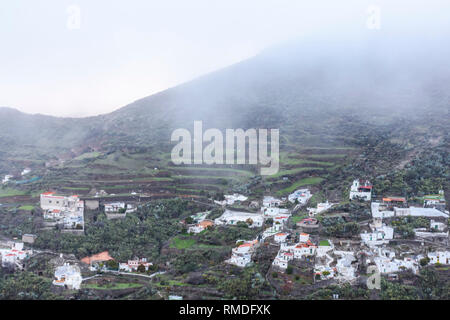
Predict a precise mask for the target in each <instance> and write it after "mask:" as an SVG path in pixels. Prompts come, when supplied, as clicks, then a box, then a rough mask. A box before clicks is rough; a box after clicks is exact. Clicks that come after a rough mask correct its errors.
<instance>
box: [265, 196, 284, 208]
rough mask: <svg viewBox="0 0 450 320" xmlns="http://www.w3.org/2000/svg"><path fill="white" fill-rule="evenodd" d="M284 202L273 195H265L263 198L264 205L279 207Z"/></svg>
mask: <svg viewBox="0 0 450 320" xmlns="http://www.w3.org/2000/svg"><path fill="white" fill-rule="evenodd" d="M282 203H283V201H282V200H280V199H277V198H274V197H272V196H265V197H264V198H263V207H269V208H270V207H279V206H280V205H281V204H282Z"/></svg>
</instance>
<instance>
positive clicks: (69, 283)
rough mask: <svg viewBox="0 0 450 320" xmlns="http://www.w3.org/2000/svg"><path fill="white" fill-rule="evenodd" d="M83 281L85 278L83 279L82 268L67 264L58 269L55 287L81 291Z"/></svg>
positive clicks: (54, 282)
mask: <svg viewBox="0 0 450 320" xmlns="http://www.w3.org/2000/svg"><path fill="white" fill-rule="evenodd" d="M82 281H83V278H82V277H81V272H80V268H79V267H78V266H76V265H69V264H67V263H66V264H64V265H63V266H60V267H57V268H56V270H55V279H54V280H53V285H55V286H64V287H67V288H68V289H75V290H79V289H80V287H81V282H82Z"/></svg>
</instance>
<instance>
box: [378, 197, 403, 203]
mask: <svg viewBox="0 0 450 320" xmlns="http://www.w3.org/2000/svg"><path fill="white" fill-rule="evenodd" d="M383 201H386V202H390V201H402V202H406V199H405V198H403V197H389V198H383Z"/></svg>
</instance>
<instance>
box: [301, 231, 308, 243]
mask: <svg viewBox="0 0 450 320" xmlns="http://www.w3.org/2000/svg"><path fill="white" fill-rule="evenodd" d="M308 240H309V234H307V233H304V232H302V233H300V238H299V241H300V242H308Z"/></svg>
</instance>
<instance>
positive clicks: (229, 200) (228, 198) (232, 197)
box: [214, 193, 248, 206]
mask: <svg viewBox="0 0 450 320" xmlns="http://www.w3.org/2000/svg"><path fill="white" fill-rule="evenodd" d="M224 198H225V199H224V200H222V201H217V200H214V202H215V203H217V204H220V205H222V206H225V205H228V206H231V205H233V204H234V203H235V202H243V201H246V200H247V199H248V197H246V196H244V195H242V194H239V193H235V194H227V195H224Z"/></svg>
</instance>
